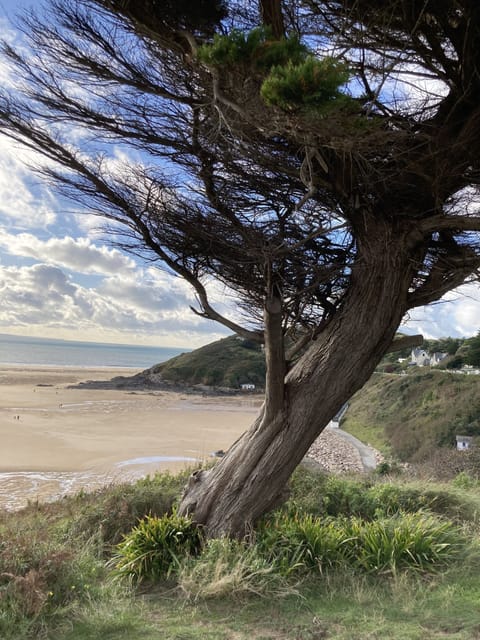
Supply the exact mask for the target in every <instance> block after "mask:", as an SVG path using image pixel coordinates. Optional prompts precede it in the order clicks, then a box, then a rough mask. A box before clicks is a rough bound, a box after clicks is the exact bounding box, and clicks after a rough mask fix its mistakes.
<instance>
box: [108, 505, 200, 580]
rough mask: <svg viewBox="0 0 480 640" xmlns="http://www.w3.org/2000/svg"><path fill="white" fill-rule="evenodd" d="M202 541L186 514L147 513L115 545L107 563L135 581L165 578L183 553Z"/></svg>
mask: <svg viewBox="0 0 480 640" xmlns="http://www.w3.org/2000/svg"><path fill="white" fill-rule="evenodd" d="M201 542H202V539H201V534H200V530H199V528H198V527H197V526H196V525H195V524H194V523H193V522H192V521H191V520H190V519H189V518H185V517H182V516H179V515H177V514H176V513H175V512H174V513H172V514H171V515H165V516H162V517H161V518H157V517H154V516H147V517H146V518H144V519H143V520H141V521H140V522H139V523H138V525H137V526H136V527H134V529H133V530H132V531H131V532H130V533H129V534H127V535H125V537H124V540H123V541H122V542H120V543H119V544H118V545H117V553H116V554H115V556H114V557H113V558H112V560H111V562H110V564H111V565H113V566H114V567H115V569H116V573H117V574H118V575H120V576H123V577H125V576H129V577H131V578H133V579H134V581H140V580H144V579H147V580H155V579H161V578H168V577H170V576H171V575H172V574H174V573H175V572H176V571H178V569H179V567H180V565H181V563H182V561H183V560H184V559H185V557H188V556H190V555H195V554H197V553H198V552H199V551H200V547H201Z"/></svg>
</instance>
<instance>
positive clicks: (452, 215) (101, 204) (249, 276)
mask: <svg viewBox="0 0 480 640" xmlns="http://www.w3.org/2000/svg"><path fill="white" fill-rule="evenodd" d="M39 13H40V12H37V11H33V10H32V11H31V12H29V13H27V14H25V15H24V16H23V17H22V18H21V19H20V21H19V25H20V27H21V29H22V30H23V32H24V34H25V36H26V38H27V41H28V43H29V48H28V49H24V48H22V49H21V48H17V49H15V48H13V47H12V46H11V45H9V44H8V43H4V45H3V51H4V54H5V55H6V57H7V58H8V59H9V60H10V62H11V63H12V64H13V66H14V68H15V70H16V74H17V77H18V78H19V84H18V88H17V89H15V90H13V91H11V92H9V91H3V92H2V94H1V98H0V129H1V131H3V133H4V134H5V135H8V136H10V137H12V138H14V139H15V140H17V141H20V142H22V143H23V144H25V145H27V146H29V147H31V148H33V149H35V150H36V151H39V152H40V154H42V155H43V157H44V158H45V159H46V163H45V164H44V166H43V168H42V169H41V170H42V172H43V174H44V175H45V176H46V177H47V178H48V179H50V180H52V181H53V182H55V184H56V185H57V186H58V187H59V188H60V189H61V190H62V191H63V193H65V194H66V195H67V196H69V197H71V198H73V199H74V200H76V201H77V202H81V203H83V205H84V206H85V207H86V208H87V209H88V210H89V211H91V212H94V213H97V214H98V215H99V216H101V217H102V218H103V219H104V220H105V221H106V222H107V223H108V224H109V229H110V233H111V238H112V239H113V240H115V241H116V242H117V243H118V244H120V245H121V246H122V247H123V248H124V249H125V250H127V251H132V252H134V253H136V254H138V255H141V256H142V257H144V258H145V259H147V260H153V261H155V262H156V263H157V264H159V265H160V266H162V267H164V268H166V269H168V270H169V271H170V272H171V273H173V274H176V275H178V276H180V277H182V278H184V279H186V280H187V281H188V282H189V283H190V284H191V285H192V286H193V287H194V289H195V291H196V294H197V298H198V307H197V308H196V309H195V312H196V313H198V314H200V315H202V316H204V317H205V318H210V319H212V320H216V321H218V322H221V323H222V324H224V325H225V326H227V327H229V328H230V329H232V330H233V331H235V332H237V333H239V334H240V335H242V336H243V337H245V338H247V339H250V340H255V341H257V342H263V343H265V352H266V360H267V393H266V401H265V406H264V409H263V412H262V415H261V416H260V418H259V420H260V422H259V423H258V424H257V426H255V427H254V428H253V432H252V433H257V432H261V433H263V434H267V433H269V436H268V437H267V435H265V436H262V437H264V438H265V442H266V440H268V439H269V442H273V440H275V438H276V437H277V436H276V435H275V433H277V432H278V429H280V427H279V425H280V424H282V425H283V427H282V428H285V429H287V428H289V429H290V430H291V431H295V429H294V428H293V426H292V424H293V423H295V424H296V423H297V422H296V421H298V433H302V434H303V435H302V438H301V439H302V444H301V446H300V445H299V444H298V442H297V443H296V444H295V445H294V444H293V443H290V445H289V447H290V452H291V451H292V448H293V447H294V446H295V447H296V453H295V455H293V456H292V457H291V460H290V461H289V462H288V464H286V463H285V464H286V467H285V468H286V471H285V472H284V473H283V472H282V474H280V476H281V477H280V476H279V477H280V480H279V482H281V481H284V480H285V479H286V477H288V474H289V472H290V471H291V469H290V467H291V466H292V465H295V464H296V463H297V462H298V459H299V458H301V455H303V453H304V452H305V451H304V450H305V447H306V446H307V444H306V443H307V441H308V440H312V439H313V438H314V437H315V436H316V435H317V434H318V433H319V432H320V431H321V429H322V428H323V427H324V426H325V424H326V423H327V422H328V419H329V417H328V416H329V415H330V417H331V415H334V414H335V412H336V411H338V409H339V408H340V406H341V405H342V404H343V402H344V401H345V400H346V399H347V398H348V396H349V395H350V394H351V393H353V392H354V391H355V390H356V389H358V388H359V386H361V385H362V384H363V383H364V382H365V380H366V379H368V376H369V375H370V373H371V371H373V368H374V367H375V365H376V364H377V362H378V361H379V359H380V358H381V357H382V355H383V354H384V353H385V351H386V350H387V349H388V348H389V345H390V343H391V341H392V339H393V337H394V335H395V331H396V329H397V327H398V325H399V323H400V321H401V319H402V317H403V316H404V314H405V313H406V312H407V311H408V310H409V309H412V308H414V307H417V306H421V305H425V304H428V303H430V302H432V301H435V300H437V299H439V298H440V297H441V296H442V295H443V294H444V293H446V292H447V291H449V290H450V289H452V288H455V287H457V286H459V285H461V284H462V283H464V282H466V281H469V280H471V279H474V278H478V274H479V267H480V249H479V240H480V237H479V233H480V214H479V212H478V202H479V200H478V196H479V194H478V186H479V182H480V156H479V154H478V149H479V148H480V74H479V73H478V69H479V68H480V6H478V3H477V2H476V0H435V1H434V0H422V1H421V2H420V1H416V0H415V1H411V0H387V1H386V2H384V1H382V2H379V1H377V2H371V1H369V2H366V1H365V0H355V1H353V0H351V1H350V0H342V1H341V2H338V1H321V0H284V1H283V2H280V0H261V1H260V3H257V2H254V1H253V0H252V1H250V0H248V1H247V2H242V3H239V2H237V1H236V0H225V1H221V0H203V1H202V2H198V3H191V2H167V3H165V2H160V1H159V0H141V1H140V2H133V1H131V0H77V1H73V0H50V1H49V2H48V4H47V5H46V9H45V11H44V12H43V14H39ZM212 277H213V278H215V279H216V280H219V281H221V282H223V283H225V284H226V285H227V287H228V288H229V289H230V290H231V291H232V292H234V293H235V295H236V296H237V299H238V304H239V309H240V310H241V311H242V313H243V320H242V318H241V317H240V316H239V315H238V314H237V316H236V317H225V316H222V315H221V314H220V313H219V312H218V311H217V310H216V309H214V308H213V306H212V304H211V303H210V300H209V297H208V282H209V279H211V278H212ZM299 354H303V355H301V357H299ZM347 364H348V370H347V369H345V367H346V366H347ZM320 380H321V385H322V386H319V384H320V382H319V381H320ZM300 390H302V391H300ZM315 390H316V391H315ZM305 393H306V394H307V395H308V397H309V398H310V400H309V403H308V404H309V407H308V415H307V413H306V412H305V411H306V409H305V410H304V408H303V405H302V409H301V410H300V409H299V408H298V407H299V406H300V405H298V406H297V404H296V402H297V401H296V400H295V399H296V398H297V395H298V398H299V400H298V402H299V403H300V402H301V400H300V398H301V397H302V394H303V402H304V404H305ZM315 394H316V395H315ZM313 397H315V399H312V398H313ZM293 412H295V416H296V417H295V418H293ZM300 416H302V421H303V427H301V426H300ZM308 421H310V423H311V426H308V427H307V426H306V423H307V422H308ZM268 424H270V425H276V426H272V427H271V430H270V431H269V428H267V426H266V425H268ZM259 425H260V426H261V428H260V426H259ZM275 429H277V431H275ZM249 437H250V436H249ZM252 437H253V436H252ZM255 437H256V436H255ZM298 437H299V438H300V436H298ZM287 448H288V447H287ZM240 449H241V447H240V445H239V446H237V448H236V451H237V454H235V453H232V454H231V457H230V458H229V456H226V459H225V460H222V463H221V465H220V469H221V470H220V471H218V472H217V471H215V473H213V474H211V476H210V480H209V482H210V483H211V486H210V488H211V487H213V485H214V484H215V482H214V481H213V480H212V478H214V477H217V480H218V477H219V474H221V473H222V469H224V468H227V467H228V464H229V463H230V464H231V463H232V460H233V457H234V456H235V455H238V456H240V453H238V452H239V451H240ZM242 455H243V458H242V460H243V461H244V462H245V460H246V454H245V453H243V454H242ZM258 456H259V457H258V459H256V461H254V460H253V459H252V461H251V464H250V467H251V469H250V471H251V477H252V483H253V482H254V480H253V475H252V474H253V469H256V468H257V467H258V465H259V464H260V463H259V460H260V457H261V456H264V458H265V459H266V458H268V456H270V457H271V453H270V454H268V455H267V453H266V452H265V451H263V452H262V453H261V454H260V453H259V454H258ZM247 466H248V464H247V463H246V462H245V467H244V468H245V469H246V468H247ZM287 467H288V468H287ZM273 468H275V465H273V467H272V469H273ZM289 469H290V471H289ZM257 471H258V468H257ZM245 473H246V471H245ZM272 473H273V471H272ZM247 475H248V474H247ZM257 475H258V474H257ZM259 475H260V476H261V474H259ZM249 477H250V476H249ZM255 482H257V480H255ZM258 483H260V481H258ZM216 484H218V482H217V483H216ZM211 490H212V491H213V489H211ZM207 493H208V491H207ZM277 497H278V496H277V495H273V493H272V495H271V496H270V497H269V498H268V499H267V500H266V502H265V503H262V505H261V506H259V507H258V509H257V511H258V510H260V511H261V510H262V509H265V508H266V507H268V505H271V504H273V503H274V501H275V499H276V498H277ZM220 503H221V501H219V504H220ZM198 504H199V503H198V500H197V499H196V500H195V505H194V507H192V508H193V509H194V508H197V515H198V517H199V518H200V519H202V517H203V519H204V520H207V519H208V517H209V516H208V517H207V515H205V513H207V511H208V514H211V513H212V509H213V507H212V500H211V499H210V501H209V506H208V509H207V508H206V507H205V509H204V512H205V513H204V515H203V516H202V515H201V514H200V511H201V509H198ZM220 508H221V504H220V507H219V509H220ZM238 508H239V511H240V513H241V515H240V516H239V518H237V520H240V519H241V518H243V519H244V520H245V519H246V518H248V517H252V518H254V517H256V516H255V513H253V512H252V513H249V515H247V514H246V513H243V512H242V509H241V508H240V507H238ZM256 515H258V513H256ZM228 526H230V527H231V529H232V530H234V529H235V528H237V529H238V526H239V525H238V522H236V524H235V525H234V524H230V525H228ZM228 526H227V525H225V529H228ZM214 528H215V527H213V526H212V530H213V529H214Z"/></svg>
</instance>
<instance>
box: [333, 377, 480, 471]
mask: <svg viewBox="0 0 480 640" xmlns="http://www.w3.org/2000/svg"><path fill="white" fill-rule="evenodd" d="M342 428H343V429H345V430H346V431H348V432H350V433H352V434H354V435H356V436H357V437H358V438H360V439H361V440H363V441H364V442H369V443H370V444H372V445H373V446H375V447H377V448H379V449H381V450H383V451H389V452H391V453H392V454H393V455H395V456H396V457H398V458H399V459H400V460H404V461H417V460H421V459H422V458H424V457H426V456H428V454H429V453H431V451H432V449H434V448H436V447H442V446H453V445H455V436H456V435H457V434H458V435H473V436H479V435H480V376H478V375H470V376H469V375H462V374H455V373H449V372H447V371H438V370H433V369H428V368H425V370H421V369H420V370H419V369H417V368H416V369H415V372H414V373H413V372H412V373H409V374H408V375H391V374H379V373H377V374H374V376H373V377H372V378H371V379H370V381H369V382H368V383H367V384H366V385H365V387H363V389H361V390H360V391H359V392H358V393H356V394H355V395H354V396H353V398H352V400H351V401H350V404H349V409H348V411H347V413H346V416H345V419H344V421H343V422H342Z"/></svg>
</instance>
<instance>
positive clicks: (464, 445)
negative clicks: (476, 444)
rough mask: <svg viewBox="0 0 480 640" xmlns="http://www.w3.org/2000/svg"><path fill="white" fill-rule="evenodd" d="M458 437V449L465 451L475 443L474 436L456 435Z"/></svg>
mask: <svg viewBox="0 0 480 640" xmlns="http://www.w3.org/2000/svg"><path fill="white" fill-rule="evenodd" d="M455 437H456V439H457V449H458V451H465V450H466V449H470V448H471V447H472V445H473V438H472V436H455Z"/></svg>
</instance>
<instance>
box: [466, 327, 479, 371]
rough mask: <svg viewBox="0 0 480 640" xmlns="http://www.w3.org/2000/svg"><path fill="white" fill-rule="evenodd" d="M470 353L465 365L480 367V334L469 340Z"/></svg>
mask: <svg viewBox="0 0 480 640" xmlns="http://www.w3.org/2000/svg"><path fill="white" fill-rule="evenodd" d="M467 347H468V351H467V354H466V356H465V363H466V364H469V365H471V366H473V367H480V332H479V333H478V334H477V335H476V336H475V337H474V338H470V339H469V340H467Z"/></svg>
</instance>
